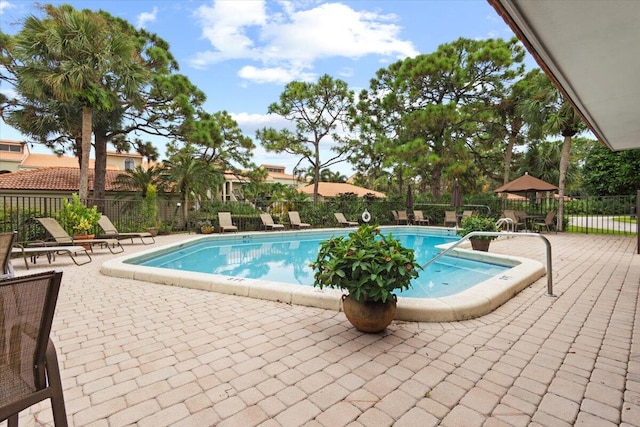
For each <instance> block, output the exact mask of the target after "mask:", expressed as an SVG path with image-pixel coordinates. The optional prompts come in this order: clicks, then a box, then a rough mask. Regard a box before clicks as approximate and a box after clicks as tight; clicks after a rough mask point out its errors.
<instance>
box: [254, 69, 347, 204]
mask: <svg viewBox="0 0 640 427" xmlns="http://www.w3.org/2000/svg"><path fill="white" fill-rule="evenodd" d="M353 96H354V94H353V91H351V90H349V88H348V86H347V84H346V83H345V82H344V81H342V80H339V79H334V78H332V77H330V76H328V75H323V76H321V77H320V78H319V79H318V82H317V83H306V82H299V81H294V82H291V83H289V84H287V85H286V86H285V89H284V91H283V92H282V94H281V95H280V102H278V103H273V104H271V105H269V110H268V112H269V114H277V115H279V116H282V117H284V118H285V119H287V120H289V121H291V122H292V123H293V124H294V125H295V131H293V132H292V131H290V130H289V129H281V130H276V129H274V128H263V129H261V130H258V131H257V132H256V137H257V138H258V140H259V141H260V142H261V143H262V145H263V146H264V147H265V148H266V149H267V150H268V151H274V152H276V153H289V154H293V155H295V156H298V157H299V158H300V160H301V161H302V160H305V161H307V162H308V163H309V164H310V165H311V167H312V168H313V170H314V190H313V198H314V201H316V202H317V201H318V183H319V181H320V171H321V170H322V169H323V168H327V167H329V166H331V165H333V164H336V163H338V162H342V161H345V160H346V156H347V154H348V153H349V152H350V151H351V150H352V149H353V147H352V146H351V145H349V144H347V143H346V142H347V137H346V136H344V134H342V133H341V132H343V133H344V132H346V131H347V130H348V128H349V120H350V118H349V112H350V110H351V108H352V105H353ZM327 140H330V141H327ZM322 142H325V143H327V144H329V143H332V146H331V150H332V151H333V153H334V154H333V155H332V157H331V158H329V159H324V160H323V159H322V158H321V155H320V144H321V143H322Z"/></svg>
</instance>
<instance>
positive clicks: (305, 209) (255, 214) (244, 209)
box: [0, 195, 640, 253]
mask: <svg viewBox="0 0 640 427" xmlns="http://www.w3.org/2000/svg"><path fill="white" fill-rule="evenodd" d="M63 199H64V197H51V196H38V197H36V196H15V195H0V231H12V230H17V231H18V236H19V237H18V239H19V240H20V241H29V240H37V239H42V238H43V237H44V236H43V235H42V233H44V231H43V230H42V229H41V227H40V226H39V224H38V223H37V221H33V220H32V219H33V218H35V217H40V216H54V217H55V215H56V213H57V212H58V211H59V209H60V207H61V205H62V200H63ZM639 199H640V196H636V195H633V196H615V197H591V198H570V199H567V201H566V202H565V204H564V220H565V222H564V225H565V227H564V229H565V230H569V231H573V232H581V233H612V234H635V233H636V232H637V231H636V230H637V224H636V222H634V221H635V218H636V217H637V213H638V211H639V210H640V200H639ZM102 202H103V203H102V204H101V206H103V209H102V210H101V211H102V213H104V214H105V215H107V216H109V218H111V220H112V222H114V224H115V225H116V227H117V228H118V229H119V230H121V231H140V223H141V221H140V211H141V210H140V209H139V203H140V202H139V201H126V200H113V199H111V200H103V201H102ZM208 203H209V204H210V206H208V209H205V208H201V209H196V210H193V209H190V210H189V212H188V215H187V218H186V219H185V218H184V217H183V211H182V208H181V207H180V206H179V204H178V203H177V200H176V199H173V200H165V199H164V198H159V199H158V211H159V216H160V219H161V221H162V223H163V225H167V229H166V231H177V230H182V231H196V230H198V229H199V226H198V222H199V221H201V220H205V219H207V220H210V221H211V222H212V223H213V224H216V223H217V220H218V218H217V212H218V211H230V212H231V213H232V218H233V221H234V223H236V225H237V226H238V228H239V229H240V230H242V231H251V230H259V229H260V224H261V223H260V217H259V213H260V212H269V213H271V214H272V216H273V219H274V220H275V221H276V222H279V223H284V224H288V216H287V212H288V211H292V210H295V211H299V213H300V217H301V219H302V221H303V222H307V223H310V224H312V226H313V227H314V228H322V227H335V226H337V223H336V221H335V218H334V216H333V214H334V212H342V213H343V214H344V215H345V216H346V217H347V219H349V220H352V221H360V220H361V216H362V212H363V211H364V210H365V209H366V210H367V211H368V212H369V213H370V215H371V223H375V224H380V225H384V224H395V223H396V222H395V221H394V219H393V215H392V211H393V210H407V211H409V213H410V211H411V209H410V208H407V207H406V206H405V203H404V200H402V199H399V198H395V199H393V198H389V199H363V198H357V197H353V198H336V199H331V200H326V201H324V202H319V203H313V202H311V201H282V200H266V199H260V200H245V201H242V202H239V201H235V202H231V201H229V202H222V201H218V202H208ZM453 209H454V208H453V207H451V205H450V204H448V203H429V202H426V201H416V202H415V203H414V205H413V210H422V211H423V214H424V217H425V218H428V219H429V223H430V225H444V224H443V220H444V212H445V211H447V210H453ZM503 209H515V210H522V211H524V212H526V213H527V214H529V215H540V216H544V215H546V213H547V212H548V211H549V210H551V209H557V201H556V200H554V199H552V198H551V199H533V200H515V201H514V200H507V201H505V200H503V199H499V198H496V197H495V196H490V195H486V196H482V195H480V196H474V197H468V198H466V199H465V203H464V205H463V206H461V207H459V208H458V209H456V210H457V211H458V213H461V212H462V211H464V210H475V211H477V212H479V213H480V214H482V215H485V216H491V217H493V218H494V219H498V218H499V216H500V213H501V212H502V210H503ZM566 226H570V227H568V228H567V227H566ZM96 232H98V233H99V230H96ZM638 246H639V248H638V251H639V253H640V241H639V244H638Z"/></svg>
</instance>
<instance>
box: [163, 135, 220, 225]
mask: <svg viewBox="0 0 640 427" xmlns="http://www.w3.org/2000/svg"><path fill="white" fill-rule="evenodd" d="M162 169H163V170H162V173H161V181H162V182H163V183H164V185H167V184H168V185H171V187H172V191H173V192H177V193H178V194H179V195H180V203H181V206H182V213H183V218H184V219H185V220H186V219H187V216H188V214H189V203H190V202H191V201H202V200H203V199H206V198H210V197H211V196H212V194H213V190H214V189H216V188H217V187H218V186H219V185H220V184H222V183H223V182H224V179H223V176H222V173H221V172H220V171H218V170H216V169H215V168H214V167H213V166H212V165H210V164H208V163H207V162H206V161H204V160H202V159H200V158H199V157H197V156H196V154H195V150H194V149H193V147H191V146H186V147H184V148H182V149H181V150H179V151H177V152H176V153H174V154H173V155H172V156H171V157H170V158H169V160H167V161H165V162H164V165H163V168H162Z"/></svg>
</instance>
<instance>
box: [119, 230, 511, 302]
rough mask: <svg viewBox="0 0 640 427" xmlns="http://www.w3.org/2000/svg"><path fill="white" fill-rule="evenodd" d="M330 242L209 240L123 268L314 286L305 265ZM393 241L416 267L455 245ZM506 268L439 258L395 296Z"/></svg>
mask: <svg viewBox="0 0 640 427" xmlns="http://www.w3.org/2000/svg"><path fill="white" fill-rule="evenodd" d="M347 233H348V231H342V230H341V231H339V232H336V233H334V234H333V235H334V236H337V235H345V234H347ZM270 234H271V233H270ZM385 234H386V233H385ZM329 237H330V236H329V235H327V236H319V235H306V236H297V237H296V239H295V240H292V239H291V236H290V235H289V234H280V235H278V236H270V235H264V234H263V235H259V236H246V237H245V238H243V239H242V241H241V242H228V241H221V240H219V239H216V238H207V239H203V240H200V241H196V242H193V243H192V244H189V245H185V246H182V247H179V248H175V249H174V250H173V251H170V252H166V253H163V254H160V255H157V254H150V255H148V256H146V257H144V258H138V259H135V260H130V261H127V263H130V264H135V265H143V266H147V267H159V268H168V269H174V270H182V271H193V272H200V273H210V274H222V275H225V276H232V277H242V278H248V279H258V280H265V281H272V282H282V283H291V284H294V285H302V286H313V281H314V280H313V270H312V269H311V267H309V264H311V263H312V262H314V260H315V258H316V256H317V254H318V247H319V244H320V242H321V241H322V240H326V239H327V238H329ZM393 237H394V238H397V239H399V240H400V242H401V243H402V244H403V245H404V246H405V247H408V248H413V249H414V253H415V256H416V261H417V262H418V263H419V264H420V265H424V264H425V263H427V262H428V261H430V260H431V259H432V258H433V257H435V256H436V255H437V254H438V253H439V252H440V250H439V249H437V248H436V246H437V245H441V244H445V243H451V242H454V241H456V240H458V238H457V237H453V236H446V235H442V234H439V235H435V234H418V235H416V234H414V233H409V232H408V231H407V230H404V229H401V230H396V231H395V233H394V234H393ZM508 269H509V267H508V266H505V265H500V264H495V263H487V262H481V261H477V260H471V259H464V258H460V257H443V258H441V259H440V260H439V261H438V262H436V263H434V264H431V265H430V266H429V267H427V268H426V269H425V270H423V271H421V272H420V277H418V278H417V279H415V280H413V281H412V283H411V288H409V289H407V290H405V291H402V292H399V293H398V296H402V297H407V298H438V297H444V296H448V295H455V294H457V293H460V292H462V291H464V290H465V289H468V288H470V287H472V286H475V285H477V284H478V283H480V282H482V281H484V280H487V279H489V278H491V277H493V276H496V275H498V274H500V273H503V272H505V271H506V270H508Z"/></svg>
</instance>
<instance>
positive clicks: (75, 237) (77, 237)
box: [73, 234, 96, 250]
mask: <svg viewBox="0 0 640 427" xmlns="http://www.w3.org/2000/svg"><path fill="white" fill-rule="evenodd" d="M95 237H96V235H95V234H74V235H73V240H74V241H76V240H91V239H94V238H95ZM78 245H79V246H82V247H83V248H85V249H87V250H89V249H91V245H90V244H89V243H78Z"/></svg>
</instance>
